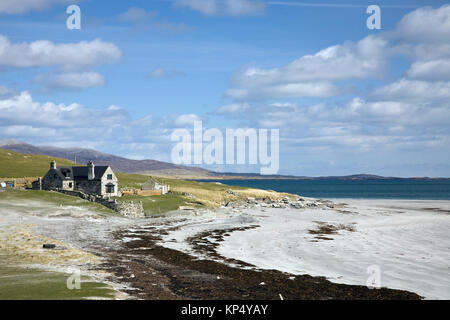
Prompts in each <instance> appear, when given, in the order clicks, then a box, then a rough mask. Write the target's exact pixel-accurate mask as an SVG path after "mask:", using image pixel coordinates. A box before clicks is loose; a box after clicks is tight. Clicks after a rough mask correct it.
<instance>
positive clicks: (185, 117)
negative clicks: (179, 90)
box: [174, 114, 201, 127]
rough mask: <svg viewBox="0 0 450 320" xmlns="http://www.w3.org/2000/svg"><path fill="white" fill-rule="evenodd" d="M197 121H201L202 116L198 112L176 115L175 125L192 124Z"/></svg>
mask: <svg viewBox="0 0 450 320" xmlns="http://www.w3.org/2000/svg"><path fill="white" fill-rule="evenodd" d="M195 121H201V118H200V117H199V116H198V115H196V114H182V115H179V116H176V117H175V119H174V124H175V126H180V127H184V126H191V125H193V124H194V122H195Z"/></svg>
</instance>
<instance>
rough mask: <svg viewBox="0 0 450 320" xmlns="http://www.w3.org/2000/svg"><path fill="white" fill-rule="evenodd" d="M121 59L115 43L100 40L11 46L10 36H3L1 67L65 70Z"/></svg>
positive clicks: (30, 43) (31, 43)
mask: <svg viewBox="0 0 450 320" xmlns="http://www.w3.org/2000/svg"><path fill="white" fill-rule="evenodd" d="M121 57H122V52H121V50H120V49H119V48H118V47H117V46H116V45H115V44H113V43H110V42H104V41H101V40H99V39H96V40H93V41H81V42H78V43H67V44H66V43H63V44H55V43H53V42H51V41H46V40H40V41H34V42H29V43H26V42H24V43H11V42H10V41H9V39H8V38H7V37H5V36H2V35H0V66H6V67H16V68H29V67H47V66H57V67H59V68H61V69H64V70H78V69H87V68H90V67H93V66H95V65H98V64H104V63H114V62H117V61H119V59H120V58H121Z"/></svg>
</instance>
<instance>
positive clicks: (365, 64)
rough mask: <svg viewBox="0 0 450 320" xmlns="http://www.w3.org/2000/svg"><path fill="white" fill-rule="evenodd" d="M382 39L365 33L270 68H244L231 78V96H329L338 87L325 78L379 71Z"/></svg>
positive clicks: (358, 76)
mask: <svg viewBox="0 0 450 320" xmlns="http://www.w3.org/2000/svg"><path fill="white" fill-rule="evenodd" d="M385 49H386V41H385V40H383V39H382V38H381V37H375V36H368V37H366V38H364V39H362V40H361V41H359V42H358V43H346V44H343V45H335V46H331V47H328V48H326V49H324V50H321V51H319V52H318V53H316V54H314V55H306V56H303V57H301V58H299V59H297V60H295V61H293V62H291V63H289V64H287V65H285V66H282V67H279V68H273V69H261V68H247V69H246V70H244V71H242V72H239V73H238V74H237V75H236V76H235V77H234V78H233V87H232V88H231V89H230V90H229V91H228V93H227V94H228V96H229V97H231V98H234V99H241V100H242V99H268V98H283V97H286V98H288V97H329V96H332V95H335V94H338V93H339V90H337V88H336V87H335V86H334V85H333V84H332V83H330V82H329V81H334V80H344V79H355V78H356V79H362V78H367V77H377V76H380V75H382V74H383V73H384V72H385V70H386V67H387V60H386V58H387V56H386V53H385Z"/></svg>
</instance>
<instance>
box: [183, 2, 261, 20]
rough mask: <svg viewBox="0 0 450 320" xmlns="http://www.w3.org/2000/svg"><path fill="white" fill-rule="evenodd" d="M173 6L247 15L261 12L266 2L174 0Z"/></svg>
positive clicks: (216, 12) (213, 12)
mask: <svg viewBox="0 0 450 320" xmlns="http://www.w3.org/2000/svg"><path fill="white" fill-rule="evenodd" d="M175 6H177V7H188V8H190V9H192V10H195V11H198V12H200V13H202V14H205V15H208V16H213V15H218V14H223V15H230V16H248V15H260V14H263V13H264V11H265V8H266V4H265V3H264V2H263V1H257V0H223V1H221V0H176V1H175Z"/></svg>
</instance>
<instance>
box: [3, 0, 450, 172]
mask: <svg viewBox="0 0 450 320" xmlns="http://www.w3.org/2000/svg"><path fill="white" fill-rule="evenodd" d="M70 4H77V5H78V6H79V7H80V8H81V21H82V28H81V30H69V29H67V28H66V19H67V17H68V15H67V14H66V8H67V6H68V5H70ZM371 4H377V5H379V6H380V7H381V23H382V29H381V30H369V29H368V28H367V27H366V19H367V18H368V17H369V15H368V14H366V8H367V6H369V5H371ZM0 37H1V38H0V138H2V139H19V140H23V141H26V142H29V143H33V144H38V145H55V146H67V147H74V146H82V147H89V148H95V149H97V150H100V151H103V152H109V153H114V154H118V155H122V156H127V157H132V158H137V159H143V158H152V159H158V160H163V161H170V150H171V146H172V142H171V141H170V134H171V132H172V131H173V130H174V129H175V128H179V127H186V128H192V122H193V121H194V120H200V119H201V120H203V122H204V126H205V127H207V128H219V129H222V130H224V129H225V128H238V127H242V128H248V127H250V128H269V129H270V128H274V129H280V137H281V142H280V172H279V173H280V174H296V175H308V176H317V175H344V174H354V173H362V172H364V173H373V174H381V175H392V176H434V177H436V176H446V177H448V176H450V164H449V163H450V161H449V160H450V148H449V147H450V130H449V128H450V126H449V124H450V106H449V102H450V92H449V91H450V7H449V6H448V5H446V1H438V0H436V1H433V0H430V1H419V0H412V1H400V0H398V1H377V2H367V1H359V0H348V1H342V2H336V1H309V2H308V1H292V0H291V1H250V0H174V1H103V0H80V1H66V0H36V1H25V0H15V1H10V0H3V1H2V2H1V4H0ZM209 168H212V169H215V170H220V171H239V172H242V171H258V170H257V168H255V167H251V166H241V167H238V166H214V167H209Z"/></svg>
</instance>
